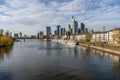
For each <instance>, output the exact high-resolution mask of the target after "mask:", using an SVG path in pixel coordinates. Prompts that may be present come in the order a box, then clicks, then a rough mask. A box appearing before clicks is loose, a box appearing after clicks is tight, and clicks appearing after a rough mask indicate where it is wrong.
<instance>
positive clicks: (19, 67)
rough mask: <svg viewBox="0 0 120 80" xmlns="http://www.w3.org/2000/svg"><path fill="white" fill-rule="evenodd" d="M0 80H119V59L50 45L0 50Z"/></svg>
mask: <svg viewBox="0 0 120 80" xmlns="http://www.w3.org/2000/svg"><path fill="white" fill-rule="evenodd" d="M0 80H120V62H119V56H118V55H113V54H108V53H105V52H100V51H96V50H93V49H88V48H84V47H80V46H77V47H74V48H73V47H69V46H66V45H63V44H60V43H57V42H53V41H40V40H26V41H25V42H24V41H21V42H15V43H14V46H12V47H4V48H0Z"/></svg>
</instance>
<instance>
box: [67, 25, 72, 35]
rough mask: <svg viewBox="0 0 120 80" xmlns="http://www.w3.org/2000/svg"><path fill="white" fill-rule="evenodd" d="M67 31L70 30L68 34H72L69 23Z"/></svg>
mask: <svg viewBox="0 0 120 80" xmlns="http://www.w3.org/2000/svg"><path fill="white" fill-rule="evenodd" d="M68 32H70V34H72V28H71V25H70V24H69V25H68Z"/></svg>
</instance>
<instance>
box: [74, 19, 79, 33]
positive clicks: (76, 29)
mask: <svg viewBox="0 0 120 80" xmlns="http://www.w3.org/2000/svg"><path fill="white" fill-rule="evenodd" d="M74 31H75V34H78V22H77V21H75V28H74Z"/></svg>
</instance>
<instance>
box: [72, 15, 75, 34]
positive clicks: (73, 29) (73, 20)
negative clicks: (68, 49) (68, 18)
mask: <svg viewBox="0 0 120 80" xmlns="http://www.w3.org/2000/svg"><path fill="white" fill-rule="evenodd" d="M72 34H75V19H74V16H72Z"/></svg>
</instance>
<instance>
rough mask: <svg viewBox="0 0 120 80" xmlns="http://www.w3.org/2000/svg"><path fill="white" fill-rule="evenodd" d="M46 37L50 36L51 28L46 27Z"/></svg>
mask: <svg viewBox="0 0 120 80" xmlns="http://www.w3.org/2000/svg"><path fill="white" fill-rule="evenodd" d="M46 35H51V27H50V26H47V27H46Z"/></svg>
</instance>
